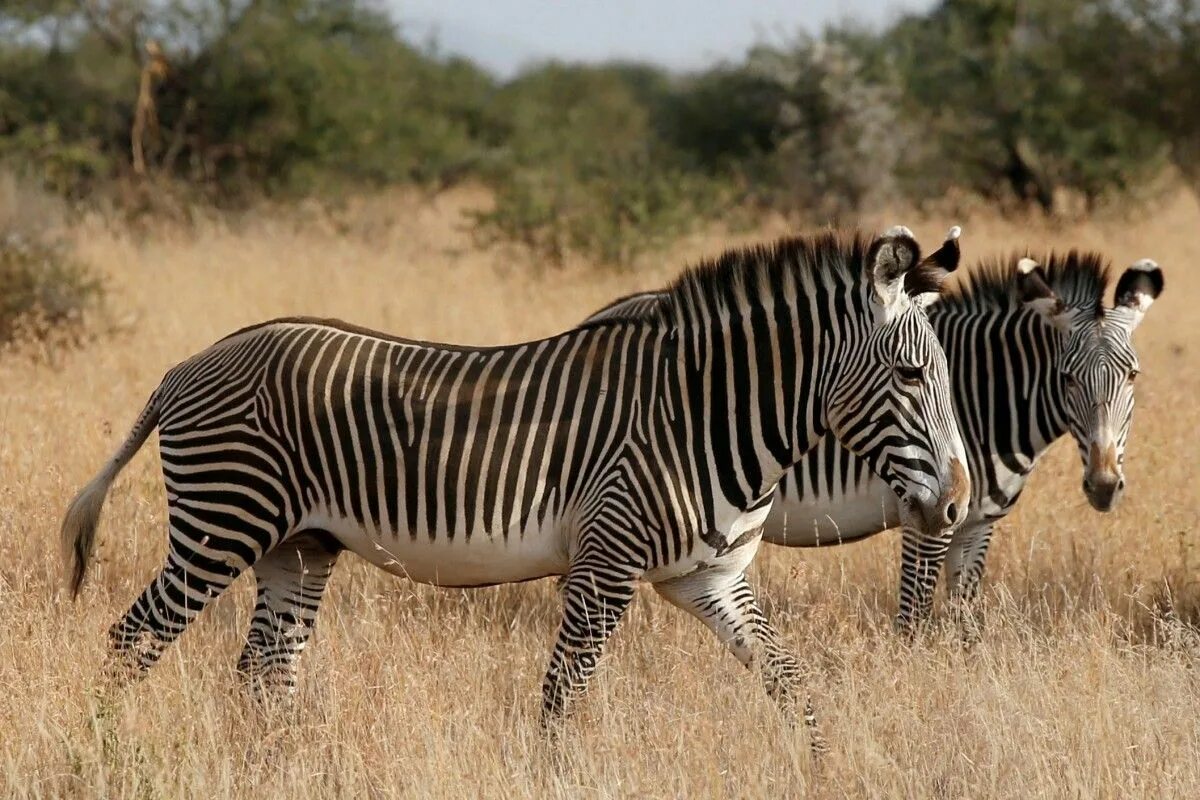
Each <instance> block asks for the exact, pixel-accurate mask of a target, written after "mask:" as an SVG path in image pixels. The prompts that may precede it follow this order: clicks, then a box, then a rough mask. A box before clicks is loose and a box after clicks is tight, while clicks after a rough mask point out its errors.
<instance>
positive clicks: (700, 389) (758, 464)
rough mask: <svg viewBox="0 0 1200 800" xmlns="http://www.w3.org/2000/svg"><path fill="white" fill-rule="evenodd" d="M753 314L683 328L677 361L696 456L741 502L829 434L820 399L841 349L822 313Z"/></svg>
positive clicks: (756, 496) (716, 483)
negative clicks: (825, 326) (822, 320)
mask: <svg viewBox="0 0 1200 800" xmlns="http://www.w3.org/2000/svg"><path fill="white" fill-rule="evenodd" d="M792 311H793V312H794V309H792ZM750 314H751V315H752V316H753V319H752V320H751V319H746V320H738V319H737V318H736V314H735V315H734V317H735V318H734V319H732V320H730V321H729V323H728V324H717V323H715V321H714V324H711V325H708V326H698V327H697V328H695V329H693V330H692V331H689V332H687V333H686V334H683V333H681V341H680V345H679V347H680V352H679V361H678V363H679V365H680V390H681V393H682V394H683V396H684V397H685V404H686V406H687V408H688V409H689V414H688V417H689V420H690V423H691V425H692V426H694V431H693V434H692V435H691V436H690V437H689V441H690V443H691V447H692V449H693V452H694V458H695V460H696V463H697V464H699V465H707V469H706V470H705V471H706V472H707V473H708V475H707V476H706V477H707V478H708V480H709V481H711V487H712V489H714V490H719V493H720V494H721V495H722V496H723V497H724V498H725V500H727V501H728V502H730V503H731V504H733V505H734V506H736V507H738V508H742V509H749V508H751V507H754V506H755V505H756V504H757V503H758V502H759V501H761V500H762V498H763V497H765V496H768V495H769V494H770V493H771V492H773V491H774V489H775V487H776V485H777V484H778V483H779V481H780V480H781V479H782V477H783V476H784V475H785V474H786V473H787V471H788V470H790V469H791V467H792V465H794V464H795V463H796V462H797V461H798V460H799V458H800V456H801V455H802V454H803V453H805V452H806V451H807V450H809V449H810V448H811V447H812V446H814V445H815V444H816V442H817V441H819V440H820V438H821V436H822V435H823V434H824V432H825V426H824V411H823V409H824V406H823V404H822V402H821V398H822V397H823V392H824V389H823V385H824V382H825V380H826V379H827V377H828V375H829V373H830V371H831V367H832V360H833V359H832V354H833V353H834V352H835V351H836V342H835V341H834V334H832V333H829V332H828V330H823V329H822V327H821V325H820V321H819V320H818V319H816V318H813V319H804V318H803V317H801V318H799V319H795V318H793V317H787V320H788V324H786V325H781V324H778V320H779V319H781V318H783V316H784V315H782V314H781V313H780V312H779V311H778V310H777V311H776V313H775V314H774V315H767V314H766V313H765V312H762V309H761V308H760V309H756V310H755V311H752V312H750ZM696 433H699V434H700V435H695V434H696Z"/></svg>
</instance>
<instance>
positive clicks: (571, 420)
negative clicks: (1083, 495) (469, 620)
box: [63, 231, 967, 716]
mask: <svg viewBox="0 0 1200 800" xmlns="http://www.w3.org/2000/svg"><path fill="white" fill-rule="evenodd" d="M935 255H936V254H935ZM931 258H933V257H931ZM944 274H945V270H944V269H943V268H942V267H941V266H940V265H939V263H938V262H937V259H934V260H932V261H931V260H930V259H926V260H925V261H920V259H919V253H918V249H917V245H916V242H915V241H913V239H912V238H911V235H910V234H908V233H907V231H896V232H891V233H889V234H888V235H885V236H883V237H879V238H877V239H875V240H873V241H868V240H865V239H863V238H861V237H853V238H843V237H838V236H835V235H832V234H828V235H821V236H817V237H813V238H804V239H791V240H785V241H782V242H780V243H778V244H776V245H774V246H771V247H760V248H753V249H745V250H737V251H731V252H729V253H726V254H725V255H724V256H722V257H721V258H720V259H718V260H716V261H714V262H711V263H709V264H706V265H703V266H701V267H699V268H697V269H694V270H691V271H689V272H687V273H685V274H684V276H683V277H682V278H681V279H680V280H679V281H678V282H677V283H676V284H675V286H674V287H673V288H671V289H670V290H669V291H668V292H667V294H666V295H665V299H664V301H663V302H662V303H661V304H659V305H658V310H657V311H656V313H654V314H650V315H646V316H642V317H640V318H638V319H636V320H626V319H615V320H608V321H605V322H602V323H596V324H593V325H588V326H586V327H583V328H580V329H576V330H571V331H568V332H566V333H564V334H561V335H558V336H554V337H551V338H549V339H545V340H542V341H537V342H530V343H527V344H521V345H514V346H510V347H493V348H468V347H457V346H450V345H442V344H432V343H427V342H417V341H410V340H404V339H398V338H394V337H390V336H385V335H383V334H379V333H376V332H373V331H368V330H363V329H359V328H355V327H352V326H348V325H346V324H344V323H340V322H332V321H322V320H314V319H283V320H276V321H273V322H268V323H264V324H262V325H258V326H255V327H251V328H247V329H244V330H242V331H239V332H237V333H235V334H233V335H231V336H229V337H227V338H225V339H223V340H221V341H220V342H218V343H216V344H215V345H213V346H212V347H210V348H209V349H207V350H205V351H204V352H202V353H200V354H198V355H196V356H193V357H192V358H190V359H188V360H187V361H185V362H183V363H182V364H180V365H179V366H177V367H175V368H173V369H172V370H170V371H169V372H168V373H167V375H166V377H165V378H164V379H163V381H162V383H161V385H160V386H159V387H158V389H156V390H155V392H154V393H153V394H152V396H151V398H150V400H149V403H148V404H147V406H146V409H145V411H143V413H142V416H141V418H140V419H139V420H138V422H137V424H136V425H135V426H134V429H133V431H132V432H131V434H130V436H129V439H128V441H127V442H126V443H125V444H124V445H123V446H122V448H121V449H120V450H119V451H118V453H117V454H116V456H115V457H114V458H113V459H112V461H110V462H109V464H108V465H107V466H106V467H105V469H104V470H103V471H102V472H101V473H100V475H98V476H97V477H96V478H95V479H94V480H93V481H92V483H90V484H89V485H88V486H87V487H85V488H84V489H83V491H81V493H80V494H79V496H78V497H77V498H76V500H75V501H74V503H73V504H72V506H71V508H70V509H69V511H68V513H67V517H66V519H65V521H64V524H63V535H64V539H65V541H66V543H67V544H68V545H69V547H70V548H71V550H72V552H73V553H74V569H75V572H74V583H73V585H74V588H75V589H76V590H78V588H79V586H80V583H81V581H82V578H83V575H84V570H85V568H86V563H87V560H88V557H89V554H90V551H91V549H92V542H93V538H94V531H95V525H96V521H97V517H98V514H99V511H100V506H101V504H102V502H103V498H104V495H105V493H106V492H107V490H108V488H109V486H110V485H111V483H112V481H113V479H114V478H115V476H116V474H117V472H118V471H119V470H120V469H121V468H122V467H123V466H124V465H125V463H126V462H127V461H128V460H129V459H130V458H131V457H132V455H133V454H134V453H135V452H136V450H137V449H138V448H139V447H140V446H141V444H142V443H143V442H144V441H145V439H146V438H147V437H148V436H149V434H150V432H151V430H152V429H153V428H154V427H155V426H157V427H158V430H159V439H160V452H161V455H162V462H163V474H164V479H165V481H166V485H167V495H168V507H169V545H170V546H169V555H168V557H167V562H166V565H165V566H164V567H163V569H162V571H161V572H160V573H159V575H158V576H157V577H156V578H155V579H154V580H153V581H152V582H151V583H150V585H149V586H147V587H146V589H145V591H144V592H143V594H142V595H141V597H139V598H138V599H137V600H136V601H135V602H134V604H133V606H132V608H131V609H130V610H129V612H128V614H127V615H126V616H125V617H124V618H123V619H122V620H120V621H119V622H118V623H117V624H116V625H115V626H114V627H113V629H112V639H113V646H114V649H115V651H116V653H117V655H118V656H120V657H121V659H122V660H123V661H124V662H125V663H128V664H130V665H131V666H133V667H135V668H140V669H142V670H144V669H146V668H148V667H149V666H151V665H152V664H153V663H154V662H155V661H156V660H157V658H158V657H159V655H160V654H161V652H162V650H163V649H164V648H165V647H166V646H167V645H168V644H169V643H170V642H171V641H172V640H173V639H174V638H175V637H176V636H178V635H179V633H181V632H182V630H183V629H184V628H185V627H186V625H187V624H188V622H189V621H190V620H191V619H193V618H194V617H195V616H196V614H197V613H199V612H200V611H201V610H202V609H203V608H204V606H205V605H206V604H207V603H208V602H210V601H211V600H212V598H214V597H215V596H217V595H219V594H220V593H221V592H222V591H223V590H224V589H225V588H226V587H227V586H228V585H229V584H230V583H231V582H232V581H233V580H234V579H235V578H236V577H237V576H238V575H239V574H240V573H242V572H243V571H244V570H246V569H247V568H253V570H254V572H255V576H256V579H257V581H258V603H257V607H256V609H255V612H254V616H253V620H252V623H251V629H250V633H249V636H248V637H247V642H246V647H245V650H244V652H243V654H242V657H241V659H240V664H241V666H242V668H243V670H244V671H246V672H247V673H249V674H250V676H251V677H252V678H253V679H254V680H255V681H256V682H258V683H263V684H270V685H282V686H284V687H291V686H293V685H294V680H295V662H296V656H297V655H298V654H299V652H300V650H301V649H302V648H303V647H304V645H305V643H306V642H307V640H308V638H309V636H310V634H311V632H312V629H313V624H314V621H315V617H316V613H317V608H318V606H319V604H320V601H321V595H322V592H323V591H324V588H325V585H326V582H327V580H328V578H329V576H330V574H331V572H332V570H333V568H334V566H335V562H336V559H337V557H338V554H339V552H341V551H342V550H351V551H353V552H355V553H357V554H358V555H359V556H361V557H363V558H366V559H367V560H369V561H372V562H373V563H375V564H377V565H379V566H380V567H382V568H384V569H387V570H389V571H392V572H394V573H396V574H399V575H405V576H407V577H410V578H412V579H414V580H417V581H421V582H426V583H433V584H438V585H444V586H480V585H485V584H493V583H500V582H511V581H521V580H530V579H535V578H541V577H544V576H549V575H563V576H565V581H564V585H565V590H564V598H563V606H564V608H563V617H562V623H561V627H560V629H559V634H558V639H557V642H556V644H555V647H554V651H553V655H552V658H551V661H550V666H549V669H548V672H547V676H546V681H545V684H544V698H543V703H544V710H545V712H546V713H547V714H548V715H551V716H554V715H557V714H558V713H559V712H561V711H562V710H563V708H564V705H565V704H566V702H567V700H568V698H569V696H570V695H571V694H573V693H575V692H576V691H578V690H580V689H582V688H583V686H584V684H585V683H586V682H587V679H588V677H589V676H590V675H591V673H592V671H593V669H594V668H595V664H596V660H597V658H598V657H599V655H600V652H601V649H602V647H603V645H604V642H605V641H606V639H607V638H608V636H609V635H610V634H611V632H612V630H613V628H614V627H615V626H616V624H617V622H618V620H619V619H620V617H621V615H622V613H623V612H624V610H625V608H626V606H627V605H628V604H629V602H630V601H631V599H632V597H633V592H634V584H635V582H636V581H638V580H642V579H644V580H648V581H650V582H652V583H653V584H654V585H655V587H656V588H657V589H658V590H659V591H660V592H661V593H662V594H663V595H664V596H666V597H667V598H668V599H669V600H670V601H671V602H673V603H675V604H676V605H679V606H681V607H682V608H685V609H686V610H688V611H689V612H690V613H692V614H694V615H696V616H697V617H699V618H700V619H702V620H703V621H704V622H705V623H706V624H708V625H709V626H710V627H711V628H712V629H713V630H714V631H715V632H716V633H717V634H718V635H719V636H720V637H721V639H722V640H723V641H726V642H727V643H729V644H730V647H731V648H732V649H733V651H734V652H735V654H736V655H737V656H738V657H739V658H740V659H741V660H742V661H743V662H745V663H747V664H749V663H751V662H752V661H754V662H757V663H761V665H762V667H763V674H764V679H765V680H766V681H767V684H768V688H769V689H771V691H772V693H773V694H775V695H776V696H777V697H779V699H780V701H781V702H782V703H783V704H784V705H785V706H790V705H791V703H792V701H793V699H794V698H795V697H796V696H797V691H796V687H795V683H796V679H797V674H798V670H797V669H796V662H795V659H794V658H793V657H792V656H791V655H790V654H789V653H787V652H786V651H785V650H783V648H782V647H780V646H779V644H778V636H777V635H776V634H775V632H774V630H773V629H772V628H771V627H770V626H769V624H768V623H767V621H766V619H765V618H764V617H763V615H762V613H761V611H760V610H759V608H758V606H757V604H756V601H755V599H754V595H753V592H752V591H751V590H750V588H749V586H748V584H746V582H745V577H744V572H745V569H746V566H747V565H748V564H749V562H750V560H751V558H752V557H753V555H754V553H755V551H756V550H757V546H758V542H759V538H760V533H759V527H760V525H761V523H762V521H763V519H764V518H765V516H766V514H767V512H768V510H769V499H770V497H771V496H772V493H773V491H774V489H775V485H776V483H777V482H778V481H779V479H780V477H781V476H782V475H783V474H784V472H785V471H786V470H787V469H788V468H790V466H791V465H792V464H793V463H795V461H796V460H797V459H799V458H800V456H801V454H803V453H804V452H805V451H806V450H807V449H808V448H809V447H810V446H811V445H812V444H813V443H815V442H816V441H817V440H819V439H820V438H821V437H822V436H824V435H825V433H826V432H827V431H829V432H832V433H833V434H834V435H835V436H837V437H838V438H839V439H840V440H842V441H844V442H846V443H847V444H848V445H849V446H850V447H851V448H852V449H854V450H855V451H856V452H859V453H860V454H861V455H862V456H863V457H864V458H865V459H867V460H868V461H869V462H870V463H872V464H874V465H877V468H878V469H879V471H880V472H881V473H882V474H884V475H887V476H888V481H889V484H890V485H891V486H892V487H893V488H894V490H895V491H896V492H898V493H899V494H901V495H903V496H904V497H905V498H906V504H907V505H906V507H907V508H909V509H910V510H911V511H912V512H913V514H915V515H917V516H918V517H920V518H921V519H922V520H927V521H929V522H930V525H932V526H934V527H937V528H939V529H941V528H946V527H948V526H949V525H950V524H952V523H953V522H955V521H956V517H957V516H958V515H959V514H961V513H965V505H966V501H967V487H966V485H965V484H964V483H963V482H962V481H960V480H959V478H960V476H959V474H958V473H961V472H962V464H961V461H962V458H963V451H962V444H961V442H960V440H959V435H958V431H957V428H956V426H955V423H954V417H953V413H952V411H951V409H950V404H949V396H948V395H949V392H948V388H947V384H946V367H945V359H944V355H943V353H942V350H941V347H940V345H939V344H938V342H937V338H936V336H935V335H934V333H933V330H932V328H931V327H930V326H929V323H928V320H927V319H926V316H925V313H924V311H923V310H922V308H921V307H920V305H919V304H918V303H915V302H913V301H911V300H910V299H909V297H908V295H907V294H906V292H905V291H904V288H903V287H904V286H905V285H906V279H907V280H908V282H909V284H910V289H911V290H914V291H916V289H913V286H915V287H917V288H919V290H920V291H929V290H930V289H933V290H936V288H937V284H938V283H939V282H940V279H941V277H942V276H943V275H944ZM956 470H957V472H956Z"/></svg>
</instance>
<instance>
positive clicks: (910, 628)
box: [896, 525, 952, 637]
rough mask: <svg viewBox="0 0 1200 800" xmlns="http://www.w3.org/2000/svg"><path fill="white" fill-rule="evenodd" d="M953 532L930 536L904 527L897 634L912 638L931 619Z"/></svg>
mask: <svg viewBox="0 0 1200 800" xmlns="http://www.w3.org/2000/svg"><path fill="white" fill-rule="evenodd" d="M951 534H952V532H947V533H946V534H945V535H939V536H931V535H927V534H924V533H921V532H919V531H917V530H916V529H915V528H911V527H909V526H907V525H906V526H905V527H904V532H903V537H902V539H901V550H900V611H899V613H898V614H897V615H896V631H897V632H898V633H900V634H901V635H902V636H905V637H911V636H913V635H914V634H915V633H916V630H917V628H919V627H920V626H921V625H923V624H924V623H925V622H926V621H928V619H929V614H930V611H931V609H932V608H933V593H934V589H935V588H936V587H937V578H938V573H939V572H940V571H941V569H942V562H943V561H945V559H946V551H947V550H948V549H949V546H950V538H951Z"/></svg>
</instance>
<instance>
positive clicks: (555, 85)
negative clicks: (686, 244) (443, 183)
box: [475, 64, 721, 264]
mask: <svg viewBox="0 0 1200 800" xmlns="http://www.w3.org/2000/svg"><path fill="white" fill-rule="evenodd" d="M630 74H631V73H629V72H625V71H623V70H621V69H593V68H580V67H569V66H562V65H554V64H552V65H547V66H544V67H542V68H540V69H538V70H536V71H533V72H530V73H527V74H526V75H524V76H522V77H521V78H519V79H518V80H516V81H515V82H514V83H512V84H510V85H509V86H507V87H505V89H504V90H503V91H502V92H501V94H500V96H499V97H498V98H497V105H498V106H500V107H503V108H505V109H507V113H506V116H505V121H506V128H507V129H506V131H505V137H504V141H505V146H504V148H503V149H502V150H501V151H500V152H499V153H497V154H496V156H495V157H494V158H493V160H492V162H491V168H490V169H489V171H488V173H487V174H488V178H489V181H490V183H491V185H492V186H493V188H494V191H495V208H494V210H492V211H489V212H485V213H482V214H479V215H477V216H476V220H475V221H476V225H477V231H478V232H479V234H480V236H481V237H482V238H484V239H495V238H500V239H508V240H514V241H517V242H520V243H522V244H524V245H526V246H527V247H529V248H531V249H532V250H534V251H535V252H536V253H538V254H539V255H542V256H545V257H548V258H550V259H551V260H553V261H555V262H561V261H562V259H563V258H564V257H565V256H566V254H567V253H568V252H578V253H582V254H584V255H587V256H589V257H592V258H595V259H598V260H600V261H603V262H606V263H613V264H628V263H629V262H631V261H632V260H633V259H634V258H636V257H637V256H638V255H639V254H640V253H643V252H645V251H647V250H650V249H653V248H655V247H657V246H659V245H661V244H663V243H665V242H668V241H670V240H671V239H673V238H675V237H677V236H679V235H680V234H682V233H685V232H686V231H688V230H690V229H691V228H692V226H693V225H695V224H696V222H697V221H699V220H701V219H705V218H708V217H711V216H712V215H713V214H714V213H715V210H716V209H717V208H719V207H720V199H721V192H720V190H719V188H718V187H717V185H716V184H715V183H714V181H712V180H711V179H709V178H708V177H706V176H705V175H703V174H700V173H697V172H694V171H689V170H687V169H685V166H684V164H683V163H681V160H680V158H679V155H678V154H677V153H676V152H674V151H672V150H671V149H670V148H668V147H666V146H664V143H663V142H662V140H661V137H659V136H658V135H657V134H656V131H655V130H654V128H653V126H652V125H651V117H650V112H649V110H648V109H647V107H646V106H645V105H644V104H643V103H641V102H639V99H638V93H637V91H636V89H635V86H634V85H633V84H631V82H630V80H629V77H630ZM633 75H634V77H635V78H638V79H644V78H645V75H644V74H641V73H633Z"/></svg>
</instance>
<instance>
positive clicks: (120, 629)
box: [106, 507, 260, 684]
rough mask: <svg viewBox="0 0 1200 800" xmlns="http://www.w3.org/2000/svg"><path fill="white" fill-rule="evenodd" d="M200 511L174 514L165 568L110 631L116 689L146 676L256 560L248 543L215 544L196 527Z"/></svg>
mask: <svg viewBox="0 0 1200 800" xmlns="http://www.w3.org/2000/svg"><path fill="white" fill-rule="evenodd" d="M197 513H198V512H195V511H193V510H192V509H186V513H184V512H181V510H180V509H179V508H178V507H172V508H171V510H170V537H169V547H168V553H167V560H166V563H165V564H164V565H163V568H162V569H161V570H160V571H159V573H158V574H157V575H156V576H155V577H154V579H153V580H151V581H150V583H149V585H148V586H146V588H145V589H144V590H143V591H142V593H141V595H140V596H139V597H138V598H137V600H135V601H134V602H133V605H132V606H130V608H129V610H128V611H127V612H126V613H125V615H124V616H123V617H122V618H121V619H120V620H118V621H117V622H116V623H115V624H114V625H113V626H112V627H111V628H110V629H109V632H108V635H109V645H110V648H111V649H110V654H109V663H108V666H107V670H106V671H107V673H108V675H109V677H110V678H111V679H112V680H113V681H115V682H116V683H117V684H124V683H126V682H128V681H130V680H133V679H136V678H138V677H141V676H142V675H143V674H145V673H146V672H147V671H148V670H149V669H150V668H151V667H152V666H154V664H156V663H157V662H158V660H159V658H161V657H162V654H163V652H164V651H165V650H166V649H167V647H168V646H170V644H171V643H172V642H174V641H175V639H177V638H178V637H179V635H180V634H181V633H183V631H184V629H185V628H186V627H187V626H188V624H189V623H190V622H191V621H192V620H193V619H195V618H196V616H197V615H199V613H200V612H201V611H203V610H204V608H205V607H206V606H207V605H208V604H209V603H211V602H212V601H213V600H214V599H216V598H217V597H218V596H219V595H220V594H221V593H222V592H223V591H225V589H226V588H227V587H228V586H229V584H231V583H233V581H234V579H235V578H237V576H238V575H240V574H241V573H242V572H244V571H245V570H246V568H247V567H249V566H250V565H251V564H252V563H253V562H254V561H255V560H256V559H257V555H258V552H260V551H258V549H257V548H251V547H249V546H248V545H246V544H245V540H243V539H240V538H239V539H237V540H232V539H231V540H227V541H228V542H229V543H230V544H231V545H232V546H230V547H228V548H227V549H222V548H223V547H224V545H223V544H217V543H214V542H213V539H214V538H215V537H214V535H211V534H208V533H205V532H204V531H205V530H208V529H210V525H209V524H207V523H206V524H203V525H200V526H198V525H197V524H196V523H197V519H196V515H197Z"/></svg>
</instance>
